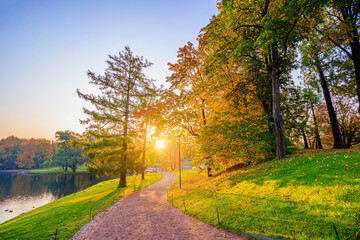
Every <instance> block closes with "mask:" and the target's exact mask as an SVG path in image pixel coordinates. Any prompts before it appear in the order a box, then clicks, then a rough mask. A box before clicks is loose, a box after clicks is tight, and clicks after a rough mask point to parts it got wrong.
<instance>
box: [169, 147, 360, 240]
mask: <svg viewBox="0 0 360 240" xmlns="http://www.w3.org/2000/svg"><path fill="white" fill-rule="evenodd" d="M359 164H360V153H359V152H358V151H350V150H345V151H322V152H313V151H307V152H305V154H302V155H295V156H291V157H289V158H287V159H283V160H273V161H271V162H267V163H264V164H259V165H256V166H248V167H246V168H244V169H240V170H237V171H234V172H229V173H224V174H222V175H220V176H217V177H213V178H206V177H205V176H202V177H201V175H198V174H197V172H196V171H194V170H190V171H188V172H184V173H183V174H182V180H183V181H182V190H179V185H178V182H176V183H175V184H174V185H173V186H172V187H171V189H170V191H169V192H168V201H169V202H170V204H172V205H173V206H175V207H177V208H179V209H180V210H181V211H183V212H185V213H186V214H189V215H191V216H193V217H195V218H198V219H199V220H201V221H204V222H206V223H208V224H211V225H214V226H218V227H221V228H223V229H225V230H228V231H232V232H235V233H237V234H241V233H242V232H247V233H253V234H258V235H266V236H272V237H280V238H290V239H336V234H338V235H339V237H340V238H341V239H360V202H359V199H360V190H359V189H360V166H359ZM193 179H195V180H193ZM335 229H336V231H335Z"/></svg>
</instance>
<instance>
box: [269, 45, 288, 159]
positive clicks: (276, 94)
mask: <svg viewBox="0 0 360 240" xmlns="http://www.w3.org/2000/svg"><path fill="white" fill-rule="evenodd" d="M279 64H280V63H279V53H278V50H277V47H276V46H273V47H272V66H271V80H272V95H273V96H272V97H273V117H274V125H275V142H276V158H277V159H282V158H285V157H286V149H285V137H284V130H283V123H282V119H281V108H280V70H279Z"/></svg>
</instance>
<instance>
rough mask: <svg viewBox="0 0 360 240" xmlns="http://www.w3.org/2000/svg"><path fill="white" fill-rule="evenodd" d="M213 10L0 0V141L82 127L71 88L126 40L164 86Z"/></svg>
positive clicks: (173, 2) (192, 0)
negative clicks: (183, 50)
mask: <svg viewBox="0 0 360 240" xmlns="http://www.w3.org/2000/svg"><path fill="white" fill-rule="evenodd" d="M214 14H217V9H216V0H151V1H149V0H0V138H5V137H8V136H10V135H15V136H17V137H22V138H31V137H34V138H48V139H54V134H55V131H58V130H72V131H76V132H82V131H83V130H84V126H81V125H80V123H79V119H82V118H84V114H83V113H82V107H84V106H85V105H86V103H85V102H84V101H83V100H81V99H79V98H78V97H77V95H76V92H75V90H76V89H77V88H79V89H80V90H82V92H86V93H89V92H91V91H93V89H92V87H91V86H90V85H89V83H88V78H87V76H86V71H87V70H88V69H90V70H91V71H95V72H96V73H99V74H100V73H103V71H104V70H105V68H106V65H105V60H106V59H107V55H108V54H111V55H114V54H117V53H118V52H119V51H121V50H123V48H124V46H125V45H129V46H130V48H131V49H132V50H133V52H134V53H135V54H136V55H141V56H144V57H146V58H147V59H148V60H150V61H151V62H153V63H154V65H153V67H151V69H149V70H148V71H147V73H148V75H149V76H150V77H152V78H154V79H156V80H157V81H158V83H159V84H160V83H164V80H165V77H166V76H168V75H169V74H170V72H169V71H168V67H167V63H168V62H175V61H176V55H177V50H178V48H179V47H182V46H183V45H185V44H186V42H187V41H191V42H195V39H196V37H197V35H198V33H199V31H200V29H201V28H202V27H204V26H206V25H207V23H208V22H209V19H210V18H211V16H212V15H214Z"/></svg>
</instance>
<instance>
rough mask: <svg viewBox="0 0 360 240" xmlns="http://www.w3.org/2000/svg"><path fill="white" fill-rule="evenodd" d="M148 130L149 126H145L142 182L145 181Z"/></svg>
mask: <svg viewBox="0 0 360 240" xmlns="http://www.w3.org/2000/svg"><path fill="white" fill-rule="evenodd" d="M146 128H147V126H146V124H145V135H144V146H143V156H142V165H143V171H142V173H141V180H144V179H145V154H146V135H147V129H146Z"/></svg>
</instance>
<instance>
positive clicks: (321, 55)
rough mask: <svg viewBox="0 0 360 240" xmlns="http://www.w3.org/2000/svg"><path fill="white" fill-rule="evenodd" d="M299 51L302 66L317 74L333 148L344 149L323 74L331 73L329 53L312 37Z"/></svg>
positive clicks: (327, 85)
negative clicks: (328, 120)
mask: <svg viewBox="0 0 360 240" xmlns="http://www.w3.org/2000/svg"><path fill="white" fill-rule="evenodd" d="M301 50H302V52H303V57H302V63H303V66H305V67H308V68H310V69H311V70H313V71H315V72H316V73H317V74H318V81H319V83H320V86H321V89H322V92H323V95H324V99H325V102H326V106H327V110H328V114H329V118H330V122H331V129H332V133H333V137H334V146H333V148H339V149H343V148H345V144H344V142H343V139H342V136H341V132H340V127H339V122H338V120H337V116H336V112H335V108H334V106H333V103H332V99H331V94H330V89H329V84H328V80H327V77H326V74H325V71H326V70H328V72H331V66H330V63H329V62H327V59H328V58H329V55H330V54H331V52H330V53H329V49H326V48H324V46H322V45H321V44H320V42H319V41H318V39H317V38H316V36H314V38H313V39H311V40H310V41H304V43H303V46H302V48H301ZM330 50H331V49H330Z"/></svg>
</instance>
